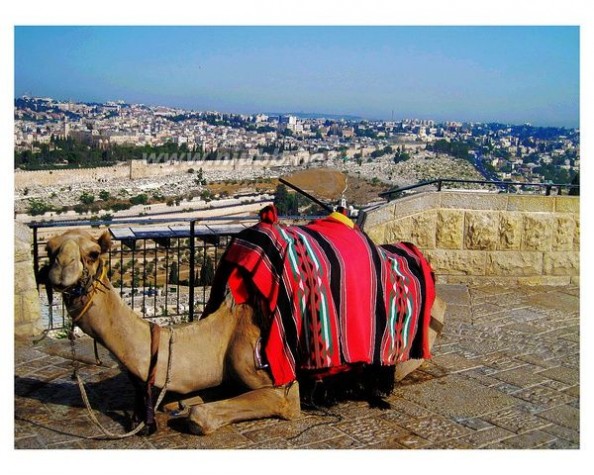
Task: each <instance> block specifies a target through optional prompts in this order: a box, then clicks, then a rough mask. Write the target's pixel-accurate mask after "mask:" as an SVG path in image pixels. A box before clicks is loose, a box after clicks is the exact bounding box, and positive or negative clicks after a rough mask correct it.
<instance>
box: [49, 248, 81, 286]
mask: <svg viewBox="0 0 594 475" xmlns="http://www.w3.org/2000/svg"><path fill="white" fill-rule="evenodd" d="M81 272H82V264H81V262H80V251H79V249H78V246H77V245H76V243H74V242H73V241H66V242H65V243H64V244H63V245H62V247H61V248H60V249H59V251H58V254H57V255H56V259H55V261H54V264H53V265H52V268H51V269H50V272H49V277H50V280H51V281H52V282H53V284H54V285H57V286H64V287H67V286H69V285H73V284H75V283H76V282H77V281H78V279H79V278H80V274H81Z"/></svg>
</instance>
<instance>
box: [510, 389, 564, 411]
mask: <svg viewBox="0 0 594 475" xmlns="http://www.w3.org/2000/svg"><path fill="white" fill-rule="evenodd" d="M514 396H515V397H517V398H521V399H524V400H525V401H528V402H531V403H534V404H536V405H538V406H541V407H543V408H546V409H548V408H551V407H555V406H559V405H562V404H568V403H569V402H571V401H572V400H573V399H574V398H573V397H571V396H570V395H568V394H564V393H562V392H559V391H553V390H552V389H549V388H546V387H544V386H534V387H531V388H526V389H522V390H521V391H518V392H517V393H515V394H514Z"/></svg>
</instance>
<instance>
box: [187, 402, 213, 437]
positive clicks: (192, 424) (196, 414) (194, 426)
mask: <svg viewBox="0 0 594 475" xmlns="http://www.w3.org/2000/svg"><path fill="white" fill-rule="evenodd" d="M188 428H189V429H190V432H191V433H192V434H196V435H208V434H212V433H213V432H214V431H215V430H217V427H216V426H214V425H213V424H211V423H209V421H208V415H207V414H206V411H204V410H203V408H202V407H200V406H196V407H194V408H192V409H191V410H190V414H189V416H188Z"/></svg>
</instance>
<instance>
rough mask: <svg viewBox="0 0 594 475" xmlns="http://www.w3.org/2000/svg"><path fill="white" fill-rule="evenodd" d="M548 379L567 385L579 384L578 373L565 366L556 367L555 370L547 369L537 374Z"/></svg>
mask: <svg viewBox="0 0 594 475" xmlns="http://www.w3.org/2000/svg"><path fill="white" fill-rule="evenodd" d="M538 374H539V375H541V376H544V377H545V378H548V379H554V380H555V381H561V382H562V383H567V384H568V385H574V384H578V383H579V382H580V372H579V370H577V369H574V368H567V367H565V366H557V367H556V368H549V369H547V370H545V371H541V372H540V373H538Z"/></svg>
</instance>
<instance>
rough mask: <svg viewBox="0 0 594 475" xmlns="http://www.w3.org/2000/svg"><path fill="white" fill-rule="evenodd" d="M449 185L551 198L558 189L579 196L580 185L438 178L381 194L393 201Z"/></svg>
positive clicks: (438, 189)
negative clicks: (541, 194) (532, 192)
mask: <svg viewBox="0 0 594 475" xmlns="http://www.w3.org/2000/svg"><path fill="white" fill-rule="evenodd" d="M448 183H457V184H469V185H473V184H474V185H490V186H494V187H496V188H497V190H498V191H499V192H503V193H517V192H521V191H528V190H536V191H541V192H542V191H544V194H545V195H547V196H549V195H551V192H552V191H553V190H554V189H556V191H557V195H561V194H563V190H567V191H568V192H570V193H571V190H575V191H577V194H579V188H580V186H579V185H572V184H570V183H524V182H512V181H489V180H461V179H457V178H438V179H435V180H428V181H422V182H420V183H417V184H415V185H408V186H403V187H399V188H392V189H390V190H388V191H384V192H382V193H380V194H379V196H380V197H382V198H387V200H388V201H391V200H392V199H394V198H398V197H401V196H403V193H404V192H407V191H411V190H415V189H418V188H423V187H426V186H434V187H435V188H436V189H437V191H441V190H442V189H443V187H444V185H446V184H448Z"/></svg>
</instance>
